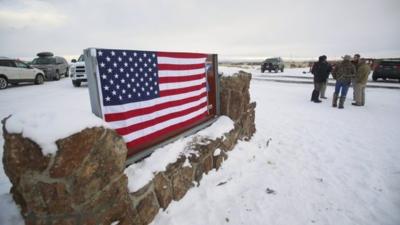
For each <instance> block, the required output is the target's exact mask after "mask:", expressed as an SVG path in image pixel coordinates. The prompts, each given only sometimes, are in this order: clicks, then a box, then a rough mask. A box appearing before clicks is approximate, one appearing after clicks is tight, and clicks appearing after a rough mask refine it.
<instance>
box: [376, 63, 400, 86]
mask: <svg viewBox="0 0 400 225" xmlns="http://www.w3.org/2000/svg"><path fill="white" fill-rule="evenodd" d="M378 78H382V79H384V80H386V79H387V78H390V79H398V80H399V82H400V60H382V61H380V62H378V64H377V65H376V66H375V69H374V73H373V74H372V80H374V81H377V80H378Z"/></svg>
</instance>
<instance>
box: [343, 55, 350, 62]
mask: <svg viewBox="0 0 400 225" xmlns="http://www.w3.org/2000/svg"><path fill="white" fill-rule="evenodd" d="M342 59H343V60H349V61H350V60H351V56H349V55H345V56H343V57H342Z"/></svg>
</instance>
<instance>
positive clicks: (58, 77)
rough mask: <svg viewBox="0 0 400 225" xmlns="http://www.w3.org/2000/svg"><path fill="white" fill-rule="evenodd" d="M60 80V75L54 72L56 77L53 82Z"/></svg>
mask: <svg viewBox="0 0 400 225" xmlns="http://www.w3.org/2000/svg"><path fill="white" fill-rule="evenodd" d="M59 79H60V73H59V72H58V71H56V75H55V76H54V78H53V80H59Z"/></svg>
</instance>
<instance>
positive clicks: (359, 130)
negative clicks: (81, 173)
mask: <svg viewBox="0 0 400 225" xmlns="http://www.w3.org/2000/svg"><path fill="white" fill-rule="evenodd" d="M220 69H222V70H223V72H225V73H227V72H226V70H225V69H224V68H223V67H220ZM237 70H238V68H232V72H233V71H237ZM292 73H293V74H296V73H297V75H300V74H298V73H299V72H295V71H294V70H290V69H287V70H286V71H285V72H284V73H279V74H280V75H288V74H292ZM311 91H312V85H311V84H288V83H277V82H266V81H259V80H253V81H252V83H251V97H252V100H253V101H257V108H256V126H257V132H256V134H255V135H254V137H253V138H252V140H251V141H250V142H239V144H238V145H237V146H236V147H235V149H234V150H233V151H231V152H229V159H228V160H227V161H225V162H224V163H223V165H222V167H221V169H220V171H218V172H215V171H211V172H210V173H209V174H208V175H206V176H204V177H203V179H202V181H201V183H200V186H199V187H195V188H192V189H190V190H189V192H188V194H187V195H186V196H185V197H184V198H183V199H182V200H181V201H179V202H172V203H171V205H170V206H169V208H168V209H167V210H166V211H160V213H159V215H157V217H156V219H155V221H154V222H153V224H166V225H168V224H170V225H174V224H194V225H195V224H202V225H203V224H252V225H257V224H274V225H276V224H283V225H287V224H290V225H293V224H294V225H295V224H299V225H300V224H323V225H325V224H341V225H342V224H349V225H350V224H367V225H368V224H371V225H372V224H384V225H397V224H400V213H399V212H400V195H399V190H400V163H398V162H399V161H400V151H399V146H400V139H399V138H398V133H399V132H398V130H399V127H400V119H399V117H398V114H399V112H400V105H399V104H398V103H399V102H400V94H399V91H400V90H387V89H379V88H378V89H368V88H367V90H366V95H367V98H366V106H365V107H353V106H351V105H350V102H351V101H350V100H348V101H347V102H346V104H345V109H343V110H339V109H336V108H332V107H331V106H330V102H329V101H330V99H328V100H326V101H324V102H323V103H320V104H315V103H311V102H310V101H309V99H310V95H311ZM332 92H333V87H328V90H327V93H332ZM349 95H351V91H350V92H349ZM329 96H330V95H329V94H328V97H329ZM36 109H37V110H42V109H60V111H63V112H64V113H65V115H67V114H68V113H70V112H75V111H82V112H86V113H90V111H91V110H90V104H89V95H88V90H87V88H86V87H82V88H73V87H72V84H71V81H70V80H69V79H63V80H61V81H57V82H47V83H45V84H44V85H41V86H36V85H28V86H20V87H13V88H9V89H7V90H2V91H1V94H0V117H1V118H4V117H6V116H8V115H9V114H12V113H15V112H23V111H25V110H36ZM0 135H2V131H1V130H0ZM3 144H4V140H3V138H2V136H1V137H0V146H3ZM0 152H1V153H0V156H2V151H0ZM1 167H2V166H1ZM9 188H10V183H9V180H8V178H7V177H6V176H5V175H4V171H3V170H0V207H1V209H0V224H23V223H22V220H21V217H20V216H19V214H18V212H17V207H16V206H15V204H14V203H13V201H12V198H11V196H10V195H9V194H7V192H8V190H9ZM5 221H6V222H5Z"/></svg>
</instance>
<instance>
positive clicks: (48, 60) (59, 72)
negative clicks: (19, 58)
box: [31, 52, 69, 80]
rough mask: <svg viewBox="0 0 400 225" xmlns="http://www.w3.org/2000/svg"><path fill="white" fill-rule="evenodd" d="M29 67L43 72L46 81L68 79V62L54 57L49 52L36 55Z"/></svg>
mask: <svg viewBox="0 0 400 225" xmlns="http://www.w3.org/2000/svg"><path fill="white" fill-rule="evenodd" d="M37 56H38V57H37V58H35V59H34V60H33V61H32V63H31V65H32V66H33V67H35V68H38V69H41V70H43V71H44V73H45V76H46V79H47V80H59V79H60V78H61V76H65V77H68V72H69V71H68V70H69V66H68V62H67V60H65V59H64V58H63V57H60V56H54V54H53V53H51V52H41V53H38V54H37Z"/></svg>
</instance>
